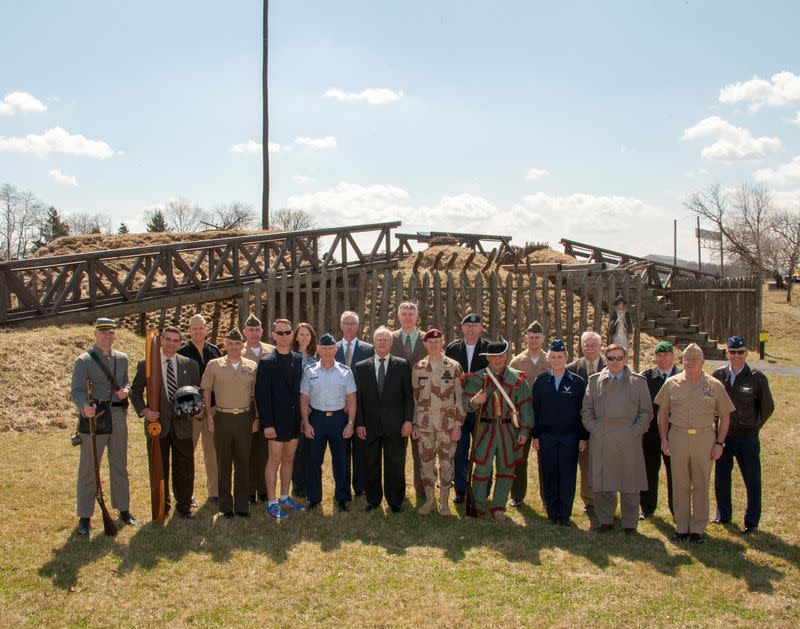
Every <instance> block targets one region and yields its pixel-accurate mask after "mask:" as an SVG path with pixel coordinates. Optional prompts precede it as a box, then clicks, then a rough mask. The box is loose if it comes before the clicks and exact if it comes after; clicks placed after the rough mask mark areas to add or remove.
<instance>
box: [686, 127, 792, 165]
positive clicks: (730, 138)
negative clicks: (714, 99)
mask: <svg viewBox="0 0 800 629" xmlns="http://www.w3.org/2000/svg"><path fill="white" fill-rule="evenodd" d="M708 137H710V138H716V139H717V141H716V142H714V143H713V144H712V145H710V146H706V147H705V148H703V150H702V151H701V155H702V156H703V157H705V158H706V159H713V160H716V161H719V162H735V161H741V160H752V159H763V158H764V157H766V156H767V155H769V154H771V153H774V152H775V151H777V150H778V149H780V147H781V141H780V139H779V138H769V137H760V138H754V137H753V134H752V133H750V131H749V130H748V129H745V128H743V127H736V126H734V125H732V124H731V123H730V122H728V121H726V120H723V119H722V118H720V117H719V116H711V117H709V118H705V119H703V120H701V121H700V122H698V123H697V124H696V125H694V126H693V127H689V128H688V129H686V130H685V131H684V132H683V135H681V139H682V140H696V139H698V138H708Z"/></svg>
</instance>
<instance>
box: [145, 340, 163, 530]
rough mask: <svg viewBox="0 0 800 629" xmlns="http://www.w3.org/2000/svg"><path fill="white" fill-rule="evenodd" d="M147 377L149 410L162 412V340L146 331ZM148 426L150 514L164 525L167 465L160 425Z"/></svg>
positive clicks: (158, 422) (148, 423)
mask: <svg viewBox="0 0 800 629" xmlns="http://www.w3.org/2000/svg"><path fill="white" fill-rule="evenodd" d="M145 376H146V385H145V391H146V392H147V407H148V408H149V409H150V410H151V411H155V412H157V413H159V412H161V380H162V378H161V338H160V337H159V335H158V331H157V330H156V329H155V328H150V329H149V330H148V331H147V345H146V346H145ZM145 422H146V423H147V434H148V435H149V436H150V457H149V468H150V470H149V471H150V511H151V515H152V517H153V521H154V522H156V523H157V524H161V523H162V522H163V521H164V515H165V514H164V501H165V497H166V496H165V491H166V488H165V487H164V465H163V463H162V461H161V439H160V434H161V421H160V420H159V421H154V422H149V421H147V420H145Z"/></svg>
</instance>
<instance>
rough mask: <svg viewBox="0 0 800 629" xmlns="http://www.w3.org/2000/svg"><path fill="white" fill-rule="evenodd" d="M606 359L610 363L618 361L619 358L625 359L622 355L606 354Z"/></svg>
mask: <svg viewBox="0 0 800 629" xmlns="http://www.w3.org/2000/svg"><path fill="white" fill-rule="evenodd" d="M606 360H610V361H611V362H612V363H616V362H619V361H621V360H625V357H624V356H606Z"/></svg>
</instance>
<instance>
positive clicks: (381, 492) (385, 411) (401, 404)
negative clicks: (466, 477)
mask: <svg viewBox="0 0 800 629" xmlns="http://www.w3.org/2000/svg"><path fill="white" fill-rule="evenodd" d="M353 375H354V377H355V381H356V400H357V403H358V404H357V410H356V428H359V427H364V428H366V431H367V437H366V439H365V440H364V463H365V465H364V472H365V475H364V489H365V492H366V497H367V502H368V503H369V504H371V505H378V504H380V503H381V500H382V498H383V496H386V502H388V503H389V506H391V507H395V508H396V507H399V506H400V505H401V504H402V503H403V500H404V498H405V492H406V447H407V445H408V438H407V437H402V436H401V435H400V431H401V429H402V426H403V423H405V422H407V421H408V422H410V421H412V420H413V419H414V398H413V394H412V391H411V368H410V367H409V365H408V361H406V360H404V359H402V358H397V357H396V356H392V355H391V354H389V355H388V356H387V357H386V376H385V379H384V384H383V390H382V391H379V390H378V378H377V374H376V372H375V360H374V358H368V359H366V360H362V361H361V362H359V363H356V365H355V369H354V370H353ZM381 455H383V487H381Z"/></svg>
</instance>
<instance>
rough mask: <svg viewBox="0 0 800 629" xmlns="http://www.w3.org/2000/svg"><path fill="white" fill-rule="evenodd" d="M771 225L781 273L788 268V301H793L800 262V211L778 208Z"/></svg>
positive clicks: (777, 266) (778, 267)
mask: <svg viewBox="0 0 800 629" xmlns="http://www.w3.org/2000/svg"><path fill="white" fill-rule="evenodd" d="M771 227H772V231H773V234H774V241H775V245H776V246H775V251H776V258H777V259H776V262H777V265H776V268H777V269H778V272H779V273H780V272H782V271H783V269H787V273H788V275H789V282H788V286H787V287H786V301H787V302H791V301H792V286H794V270H795V268H796V267H797V264H798V263H799V262H800V213H798V212H790V211H789V210H785V209H780V210H776V211H775V212H774V213H773V215H772V221H771Z"/></svg>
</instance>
